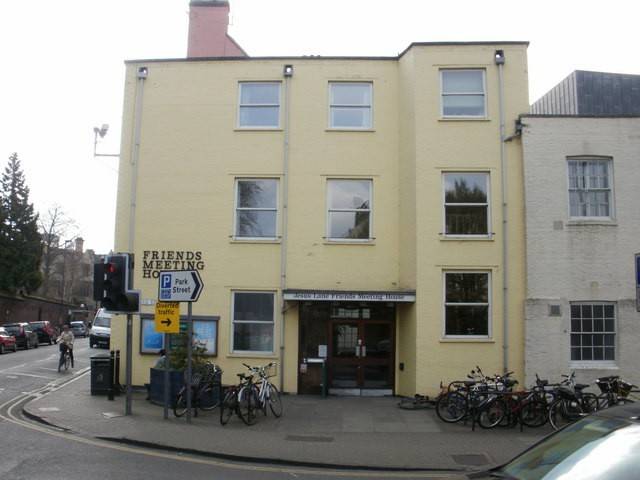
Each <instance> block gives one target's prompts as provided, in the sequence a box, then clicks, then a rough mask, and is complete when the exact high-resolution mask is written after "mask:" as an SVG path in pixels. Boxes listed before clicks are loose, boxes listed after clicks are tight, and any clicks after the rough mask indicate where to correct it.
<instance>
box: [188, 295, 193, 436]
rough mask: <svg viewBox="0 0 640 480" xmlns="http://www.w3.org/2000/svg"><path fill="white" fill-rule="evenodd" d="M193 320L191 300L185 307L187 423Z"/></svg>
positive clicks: (189, 415)
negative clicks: (186, 307)
mask: <svg viewBox="0 0 640 480" xmlns="http://www.w3.org/2000/svg"><path fill="white" fill-rule="evenodd" d="M192 338H193V322H192V321H191V302H189V303H188V309H187V381H188V382H189V383H188V385H187V423H191V401H192V400H193V399H192V398H191V376H192V374H193V371H192V368H193V364H192V358H191V356H192V350H193V348H192V346H193V341H192Z"/></svg>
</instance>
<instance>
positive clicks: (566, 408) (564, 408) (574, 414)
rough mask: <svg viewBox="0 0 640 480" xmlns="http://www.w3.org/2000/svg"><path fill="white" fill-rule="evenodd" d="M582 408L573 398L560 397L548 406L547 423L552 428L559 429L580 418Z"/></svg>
mask: <svg viewBox="0 0 640 480" xmlns="http://www.w3.org/2000/svg"><path fill="white" fill-rule="evenodd" d="M582 413H583V412H582V408H581V407H580V405H579V404H578V402H577V401H575V400H565V399H563V398H561V399H560V400H556V401H555V402H553V404H552V405H551V407H549V423H551V426H552V427H553V428H554V430H559V429H561V428H562V427H564V426H566V425H569V424H570V423H573V422H575V421H576V420H580V418H582Z"/></svg>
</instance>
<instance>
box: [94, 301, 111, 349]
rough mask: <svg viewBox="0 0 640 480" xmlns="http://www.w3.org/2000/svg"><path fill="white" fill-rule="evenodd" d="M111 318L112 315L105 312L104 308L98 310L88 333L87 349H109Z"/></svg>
mask: <svg viewBox="0 0 640 480" xmlns="http://www.w3.org/2000/svg"><path fill="white" fill-rule="evenodd" d="M111 317H112V315H111V314H109V313H107V312H105V310H104V308H101V309H100V310H98V313H96V316H95V318H94V319H93V325H92V326H91V330H90V331H89V347H90V348H93V347H94V346H96V347H101V346H104V347H106V348H109V342H110V340H111Z"/></svg>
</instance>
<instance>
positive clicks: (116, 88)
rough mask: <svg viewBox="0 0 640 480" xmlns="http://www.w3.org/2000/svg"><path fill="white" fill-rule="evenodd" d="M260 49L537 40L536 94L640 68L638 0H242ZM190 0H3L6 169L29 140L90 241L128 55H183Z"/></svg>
mask: <svg viewBox="0 0 640 480" xmlns="http://www.w3.org/2000/svg"><path fill="white" fill-rule="evenodd" d="M230 3H231V25H230V27H229V33H230V35H231V36H233V38H234V39H235V40H236V41H237V42H238V43H239V44H240V45H241V46H242V47H243V48H244V50H245V51H246V52H247V53H248V54H249V55H251V56H298V55H337V56H340V55H345V56H394V55H397V54H398V53H400V52H401V51H402V50H404V49H405V48H406V47H407V46H408V45H409V44H410V43H411V42H436V41H483V40H485V41H488V40H518V41H529V42H530V45H529V49H528V58H529V99H530V102H533V101H535V100H537V99H538V98H539V97H540V96H541V95H543V94H544V93H545V92H546V91H547V90H549V89H550V88H552V87H553V86H554V85H556V84H557V83H558V82H559V81H561V80H562V79H563V78H564V77H566V76H567V75H569V74H570V73H571V72H572V71H574V70H597V71H606V72H616V73H634V74H640V55H639V54H638V52H637V47H638V46H639V45H640V41H639V36H638V27H637V18H638V14H639V13H640V4H637V3H636V2H633V1H630V0H609V1H607V2H602V1H597V2H596V1H592V0H555V1H548V0H536V1H534V2H526V3H525V2H513V1H509V2H507V1H498V0H482V1H478V0H473V1H469V0H457V1H451V2H443V1H438V2H435V1H434V2H432V1H429V0H231V1H230ZM188 10H189V1H188V0H108V1H105V0H58V1H53V0H2V1H1V2H0V62H1V63H0V169H2V170H4V168H5V166H6V164H7V161H8V158H9V156H10V155H11V154H12V153H13V152H17V153H18V157H19V159H20V161H21V163H22V168H23V170H24V173H25V176H26V181H27V184H28V186H29V188H30V200H31V201H32V202H33V203H34V205H35V208H36V210H37V211H38V212H40V213H41V214H46V212H47V211H48V210H49V209H51V208H52V207H53V206H55V205H59V206H60V207H61V209H62V210H63V211H64V212H65V213H66V215H67V216H68V217H69V218H71V219H73V220H74V221H75V223H76V227H75V228H74V229H71V230H69V231H68V232H67V237H68V238H64V239H62V240H66V239H71V238H72V237H75V236H82V237H83V238H84V240H85V248H91V249H93V250H95V251H96V252H97V253H107V252H109V251H110V250H111V249H112V248H113V236H114V235H113V234H114V223H115V203H116V189H117V171H118V159H117V158H116V157H94V155H93V152H94V133H93V128H94V127H97V126H100V125H102V124H103V123H106V124H109V131H108V133H107V135H106V137H105V138H104V139H103V140H101V141H100V142H99V144H98V149H97V151H98V153H106V154H117V153H118V152H119V149H120V127H121V116H122V96H123V87H124V61H125V60H127V59H149V58H184V57H185V56H186V50H187V28H188Z"/></svg>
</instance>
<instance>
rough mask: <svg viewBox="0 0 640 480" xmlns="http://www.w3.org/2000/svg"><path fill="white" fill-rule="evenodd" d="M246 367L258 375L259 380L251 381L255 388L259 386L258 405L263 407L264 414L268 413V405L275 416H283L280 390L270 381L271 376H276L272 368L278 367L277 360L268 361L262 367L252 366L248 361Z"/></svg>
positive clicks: (257, 393)
mask: <svg viewBox="0 0 640 480" xmlns="http://www.w3.org/2000/svg"><path fill="white" fill-rule="evenodd" d="M243 365H244V366H245V367H247V369H248V370H249V371H250V372H251V373H252V374H253V375H258V378H259V379H258V382H256V383H251V384H250V385H252V386H253V388H254V389H256V388H257V392H255V394H256V395H257V397H258V406H259V407H260V408H261V409H262V413H263V414H264V415H266V414H267V405H268V406H269V409H270V410H271V413H273V416H274V417H276V418H279V417H281V416H282V412H283V407H282V399H281V398H280V392H279V391H278V388H277V387H276V386H275V385H274V384H272V383H271V382H270V381H269V378H272V377H275V375H276V374H275V373H271V372H270V370H271V369H272V368H274V367H277V364H276V363H275V362H271V363H268V364H267V365H264V366H262V367H251V366H250V365H247V364H246V363H243Z"/></svg>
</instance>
